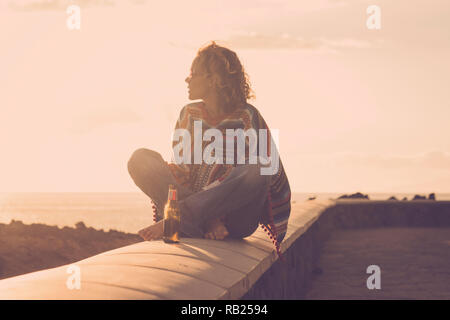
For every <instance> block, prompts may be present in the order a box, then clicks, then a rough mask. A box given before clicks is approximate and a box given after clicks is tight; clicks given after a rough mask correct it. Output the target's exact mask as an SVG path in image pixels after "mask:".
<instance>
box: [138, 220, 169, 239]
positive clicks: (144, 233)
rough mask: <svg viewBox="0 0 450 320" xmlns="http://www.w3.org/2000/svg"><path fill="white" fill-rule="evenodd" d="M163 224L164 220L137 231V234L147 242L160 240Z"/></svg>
mask: <svg viewBox="0 0 450 320" xmlns="http://www.w3.org/2000/svg"><path fill="white" fill-rule="evenodd" d="M163 222H164V220H160V221H158V222H157V223H155V224H152V225H151V226H148V227H147V228H144V229H142V230H139V232H138V234H139V235H140V236H141V237H142V238H143V239H144V240H147V241H151V240H159V239H162V237H163V234H164V229H163V227H164V225H163Z"/></svg>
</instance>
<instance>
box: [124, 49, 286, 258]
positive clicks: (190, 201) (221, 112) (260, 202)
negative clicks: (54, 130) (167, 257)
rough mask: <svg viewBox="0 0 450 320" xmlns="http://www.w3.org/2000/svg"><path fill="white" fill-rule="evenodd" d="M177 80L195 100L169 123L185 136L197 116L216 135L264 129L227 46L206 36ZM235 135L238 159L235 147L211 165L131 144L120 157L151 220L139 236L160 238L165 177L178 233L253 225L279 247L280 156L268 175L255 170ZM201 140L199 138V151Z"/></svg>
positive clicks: (214, 233)
mask: <svg viewBox="0 0 450 320" xmlns="http://www.w3.org/2000/svg"><path fill="white" fill-rule="evenodd" d="M185 81H186V82H187V84H188V87H189V99H190V100H197V99H201V100H202V101H201V102H193V103H190V104H188V105H186V106H185V107H184V108H183V109H182V110H181V113H180V116H179V119H178V121H177V124H176V129H186V130H188V132H189V133H190V134H191V137H193V136H194V134H193V131H194V127H195V126H194V122H195V121H199V122H201V127H202V129H203V130H205V129H211V128H214V129H218V130H220V132H221V133H223V136H224V140H223V141H226V135H225V133H226V130H227V129H243V130H248V129H255V130H256V131H257V132H258V130H260V129H266V130H267V129H268V128H267V125H266V123H265V121H264V119H263V118H262V116H261V115H260V114H259V112H258V110H257V109H256V108H255V107H253V106H252V105H250V104H248V103H247V99H249V98H251V97H252V96H253V95H252V90H251V88H250V85H249V81H248V77H247V74H246V73H245V71H244V68H243V67H242V65H241V63H240V61H239V59H238V57H237V55H236V53H235V52H233V51H231V50H229V49H227V48H224V47H222V46H219V45H217V44H216V43H215V42H214V41H213V42H212V43H211V44H210V45H208V46H206V47H204V48H202V49H200V50H199V51H198V53H197V56H196V57H195V59H194V61H193V63H192V66H191V74H190V75H189V77H187V78H186V80H185ZM266 132H269V131H268V130H267V131H266ZM243 139H244V140H245V142H244V143H245V147H246V151H247V152H246V153H245V158H246V160H247V162H245V164H239V163H236V162H237V158H236V155H237V154H238V153H237V152H234V154H233V155H234V161H231V162H230V161H228V162H227V161H226V159H225V158H224V161H216V163H212V164H211V163H206V162H205V161H203V160H202V161H201V163H198V162H197V163H194V162H193V161H188V162H190V163H178V164H177V163H170V164H168V163H166V162H165V161H164V160H163V159H162V157H161V155H160V154H159V153H157V152H155V151H152V150H148V149H138V150H136V151H135V152H134V153H133V155H132V156H131V158H130V160H129V162H128V171H129V173H130V175H131V177H132V179H133V180H134V182H135V183H136V185H137V186H138V187H139V188H140V189H141V190H142V191H143V192H144V193H145V194H147V195H148V196H149V197H150V198H151V199H152V201H153V203H154V206H153V209H154V220H155V222H156V223H155V224H153V225H151V226H149V227H147V228H145V229H142V230H141V231H139V234H140V235H141V237H142V238H144V239H145V240H157V239H161V238H162V235H163V224H162V219H163V208H164V204H165V202H166V200H167V192H168V186H169V185H170V184H173V185H175V186H176V188H177V190H178V198H179V201H178V203H179V207H180V214H181V236H182V237H183V236H184V237H205V238H208V239H215V240H222V239H225V238H227V237H228V238H244V237H247V236H249V235H251V234H252V233H253V232H254V231H255V230H256V229H257V227H258V224H261V227H262V228H263V229H264V230H265V231H267V232H268V234H269V236H270V238H271V239H272V241H273V242H274V244H275V246H276V249H277V252H279V245H280V243H281V241H282V240H283V238H284V235H285V233H286V228H287V221H288V218H289V214H290V196H291V193H290V187H289V182H288V180H287V177H286V174H285V172H284V169H283V166H282V164H281V162H279V167H278V170H277V171H276V172H274V174H272V175H263V174H261V166H262V165H261V164H260V163H257V164H251V163H248V154H249V149H248V148H249V145H248V144H249V143H248V142H247V139H245V138H243ZM192 140H193V139H192ZM268 140H270V138H269V139H268ZM268 140H267V141H268ZM192 144H193V141H192ZM207 144H208V143H206V142H203V143H202V151H205V147H206V145H207ZM174 146H175V142H174ZM234 146H237V141H236V143H235V144H234ZM258 148H259V150H260V149H261V146H260V145H258ZM269 148H270V146H269ZM191 150H193V148H191ZM183 151H184V150H183ZM235 151H236V150H235ZM214 152H215V151H214ZM191 159H193V157H192V155H191ZM277 160H278V158H277Z"/></svg>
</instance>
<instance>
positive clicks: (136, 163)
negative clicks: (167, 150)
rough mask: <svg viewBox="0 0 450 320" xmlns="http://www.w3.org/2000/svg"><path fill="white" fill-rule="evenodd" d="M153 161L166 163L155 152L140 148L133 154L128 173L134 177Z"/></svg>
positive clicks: (129, 161)
mask: <svg viewBox="0 0 450 320" xmlns="http://www.w3.org/2000/svg"><path fill="white" fill-rule="evenodd" d="M153 161H164V160H163V159H162V157H161V155H160V154H159V153H158V152H156V151H153V150H150V149H146V148H139V149H137V150H136V151H134V152H133V154H132V155H131V157H130V159H129V160H128V172H129V173H130V175H131V176H133V175H134V174H135V173H136V171H139V170H141V168H144V167H146V166H148V165H149V164H151V163H152V162H153Z"/></svg>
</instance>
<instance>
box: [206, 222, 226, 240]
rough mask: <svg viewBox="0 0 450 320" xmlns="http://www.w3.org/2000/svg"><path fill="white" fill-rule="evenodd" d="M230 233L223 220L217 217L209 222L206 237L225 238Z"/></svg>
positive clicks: (213, 238)
mask: <svg viewBox="0 0 450 320" xmlns="http://www.w3.org/2000/svg"><path fill="white" fill-rule="evenodd" d="M228 234H229V233H228V230H227V228H226V227H225V225H224V224H223V221H222V220H220V219H215V220H213V221H211V222H210V223H209V224H208V227H207V231H206V233H205V238H206V239H211V240H223V239H225V238H226V236H228Z"/></svg>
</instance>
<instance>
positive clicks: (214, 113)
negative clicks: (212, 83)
mask: <svg viewBox="0 0 450 320" xmlns="http://www.w3.org/2000/svg"><path fill="white" fill-rule="evenodd" d="M203 102H204V103H205V106H206V110H207V111H208V113H209V114H210V115H211V117H213V118H218V117H221V116H224V115H225V112H224V108H223V107H222V106H221V104H220V100H219V97H218V96H217V95H212V96H210V97H205V98H204V99H203Z"/></svg>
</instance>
